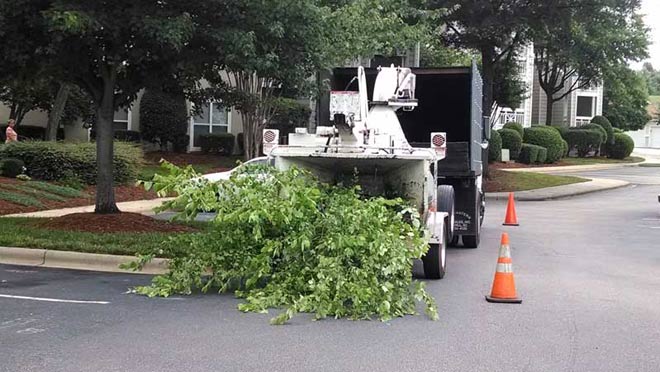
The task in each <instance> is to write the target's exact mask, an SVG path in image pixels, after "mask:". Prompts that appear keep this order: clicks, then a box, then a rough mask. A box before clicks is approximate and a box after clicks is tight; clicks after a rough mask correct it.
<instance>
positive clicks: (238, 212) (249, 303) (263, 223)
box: [137, 165, 437, 324]
mask: <svg viewBox="0 0 660 372" xmlns="http://www.w3.org/2000/svg"><path fill="white" fill-rule="evenodd" d="M166 166H167V167H168V168H169V169H170V172H171V173H170V175H166V176H162V177H161V178H160V179H157V180H156V179H155V180H154V188H155V189H157V190H170V191H173V190H178V191H179V192H180V194H179V197H178V198H177V199H176V200H175V201H173V202H171V204H170V206H178V207H179V208H182V209H183V212H182V213H181V214H180V217H183V218H192V217H194V215H195V212H194V211H195V210H198V209H199V208H200V207H202V206H203V207H205V208H211V209H213V210H216V211H218V216H217V217H216V219H215V220H214V221H213V222H212V223H213V229H212V230H211V232H210V233H203V234H202V233H200V234H195V235H192V236H190V235H185V236H180V237H174V238H172V239H171V240H170V241H168V242H166V243H165V244H164V246H163V249H164V250H165V251H166V252H167V253H168V254H169V255H170V256H172V257H174V258H173V259H172V263H171V265H170V272H169V274H167V275H165V276H162V277H158V279H155V280H154V282H153V283H152V285H151V286H149V287H140V288H138V289H137V291H138V293H143V294H146V295H169V294H172V293H191V292H192V291H193V290H195V289H201V290H203V291H206V290H209V289H211V288H217V289H219V290H220V291H225V290H230V288H235V285H232V283H234V284H235V283H237V282H238V283H240V285H239V288H238V290H237V291H236V292H235V293H236V295H237V296H238V297H241V298H243V299H244V300H245V302H244V303H242V304H241V305H239V310H241V311H250V312H265V311H267V310H268V309H269V308H283V309H285V310H284V312H282V313H280V314H279V315H277V316H276V317H274V318H273V319H272V320H271V324H283V323H285V322H287V321H288V320H289V319H291V317H293V316H294V315H295V314H296V313H298V312H309V313H314V314H315V317H316V318H317V319H322V318H325V317H327V316H334V317H348V318H351V319H369V318H372V317H377V318H379V319H381V320H389V319H391V318H394V317H399V316H403V315H408V314H414V313H415V307H416V303H417V302H422V303H423V304H424V305H425V307H426V311H427V313H428V314H429V317H431V318H432V319H434V318H437V309H436V307H435V303H434V301H433V299H432V298H431V297H430V296H429V295H428V293H426V291H425V290H424V287H423V285H419V284H418V283H413V281H412V260H413V259H416V258H420V257H421V256H422V254H424V253H425V251H426V250H427V244H426V240H425V239H424V236H423V235H424V231H422V230H420V228H419V227H415V226H420V224H419V216H418V215H417V213H416V211H415V210H411V209H408V207H407V206H406V205H405V204H404V203H403V201H401V200H396V201H392V200H387V199H383V198H371V199H363V198H361V197H360V196H359V194H358V193H357V192H356V190H355V189H345V188H338V187H333V186H328V185H322V184H319V183H318V182H317V181H316V180H315V179H314V178H313V177H312V176H311V175H310V174H309V173H307V172H306V171H301V170H298V169H291V170H288V171H285V172H276V171H273V170H269V171H266V170H264V171H265V172H267V174H268V177H262V176H255V175H254V173H252V175H251V176H250V172H254V170H249V168H250V167H245V168H247V169H246V170H245V171H243V172H239V173H238V174H235V175H232V178H231V179H230V180H229V181H226V182H222V183H220V184H216V185H213V184H207V183H204V182H202V183H200V182H198V181H197V180H190V179H188V180H184V179H183V178H181V177H182V175H183V174H186V173H187V172H188V170H185V169H184V170H181V169H178V168H176V167H174V166H171V165H166ZM192 185H195V188H196V190H193V189H192ZM282 190H287V191H286V195H283V194H282ZM209 194H214V195H216V198H215V201H210V200H209V199H208V198H207V197H206V196H207V195H209ZM404 210H405V211H406V213H407V214H408V215H410V217H409V219H412V221H413V223H412V224H411V223H408V222H406V220H405V219H404V218H403V214H402V213H401V211H404Z"/></svg>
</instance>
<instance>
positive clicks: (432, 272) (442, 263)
mask: <svg viewBox="0 0 660 372" xmlns="http://www.w3.org/2000/svg"><path fill="white" fill-rule="evenodd" d="M446 231H447V229H445V234H444V241H443V243H442V244H429V250H428V251H427V252H426V254H425V255H424V257H422V263H423V264H424V276H425V277H426V278H427V279H442V278H443V277H444V276H445V272H446V269H447V244H448V243H449V240H448V239H447V232H446Z"/></svg>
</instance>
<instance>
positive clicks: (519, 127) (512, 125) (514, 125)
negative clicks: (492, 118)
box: [502, 122, 525, 138]
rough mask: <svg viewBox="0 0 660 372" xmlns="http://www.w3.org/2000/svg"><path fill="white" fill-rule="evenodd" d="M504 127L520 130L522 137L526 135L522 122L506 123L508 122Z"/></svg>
mask: <svg viewBox="0 0 660 372" xmlns="http://www.w3.org/2000/svg"><path fill="white" fill-rule="evenodd" d="M502 129H512V130H515V131H516V132H518V134H520V138H522V137H523V136H524V135H525V130H524V129H523V126H522V124H520V123H516V122H510V123H506V124H504V126H503V127H502Z"/></svg>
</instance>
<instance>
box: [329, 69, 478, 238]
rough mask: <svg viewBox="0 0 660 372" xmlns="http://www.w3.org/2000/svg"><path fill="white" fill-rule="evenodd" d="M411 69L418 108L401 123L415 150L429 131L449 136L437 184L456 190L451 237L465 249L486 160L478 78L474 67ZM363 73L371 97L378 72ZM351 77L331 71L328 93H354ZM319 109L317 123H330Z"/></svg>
mask: <svg viewBox="0 0 660 372" xmlns="http://www.w3.org/2000/svg"><path fill="white" fill-rule="evenodd" d="M412 71H413V72H414V73H415V75H416V77H417V78H416V81H417V86H416V91H415V97H416V98H417V99H418V101H419V105H418V107H416V108H415V109H414V110H413V111H403V110H399V111H397V115H398V118H399V121H400V122H401V126H402V128H403V131H404V133H405V135H406V138H407V139H408V142H409V143H410V144H411V145H412V146H414V147H429V146H430V143H429V142H430V137H431V136H430V133H431V132H446V133H447V154H446V157H445V159H443V160H441V161H439V162H438V169H437V175H438V184H446V185H451V186H453V187H454V192H455V222H454V236H458V235H460V236H462V238H463V244H464V245H465V246H466V247H472V248H476V247H477V246H478V244H479V235H480V230H481V221H482V219H483V213H484V206H485V203H484V195H483V191H482V187H481V184H482V183H481V177H482V173H483V162H484V161H488V159H484V158H483V154H484V153H485V152H484V149H485V148H486V145H487V138H486V137H487V136H488V132H487V131H488V128H486V127H488V122H487V121H484V119H483V117H482V109H481V100H482V92H481V87H482V82H481V76H480V75H479V72H478V70H477V68H476V66H475V65H473V66H471V67H447V68H413V69H412ZM365 72H366V77H367V87H368V91H369V97H371V96H372V92H373V85H374V81H375V78H376V75H377V73H378V71H377V69H376V68H367V69H365ZM355 75H356V69H355V68H337V69H334V70H333V73H332V75H331V77H330V87H331V89H332V90H356V91H357V90H358V88H357V81H356V80H354V79H353V78H354V77H355ZM322 101H323V100H322ZM319 107H320V110H319V125H328V121H329V113H328V105H324V104H323V102H321V105H320V106H319ZM484 122H485V125H484ZM454 244H456V241H455V242H454Z"/></svg>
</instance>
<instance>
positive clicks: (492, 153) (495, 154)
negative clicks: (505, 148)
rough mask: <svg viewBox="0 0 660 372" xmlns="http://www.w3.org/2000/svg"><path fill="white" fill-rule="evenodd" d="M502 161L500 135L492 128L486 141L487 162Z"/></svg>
mask: <svg viewBox="0 0 660 372" xmlns="http://www.w3.org/2000/svg"><path fill="white" fill-rule="evenodd" d="M496 161H502V137H500V134H499V133H498V132H497V131H496V130H494V131H492V132H491V133H490V140H489V141H488V162H490V163H493V162H496Z"/></svg>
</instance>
